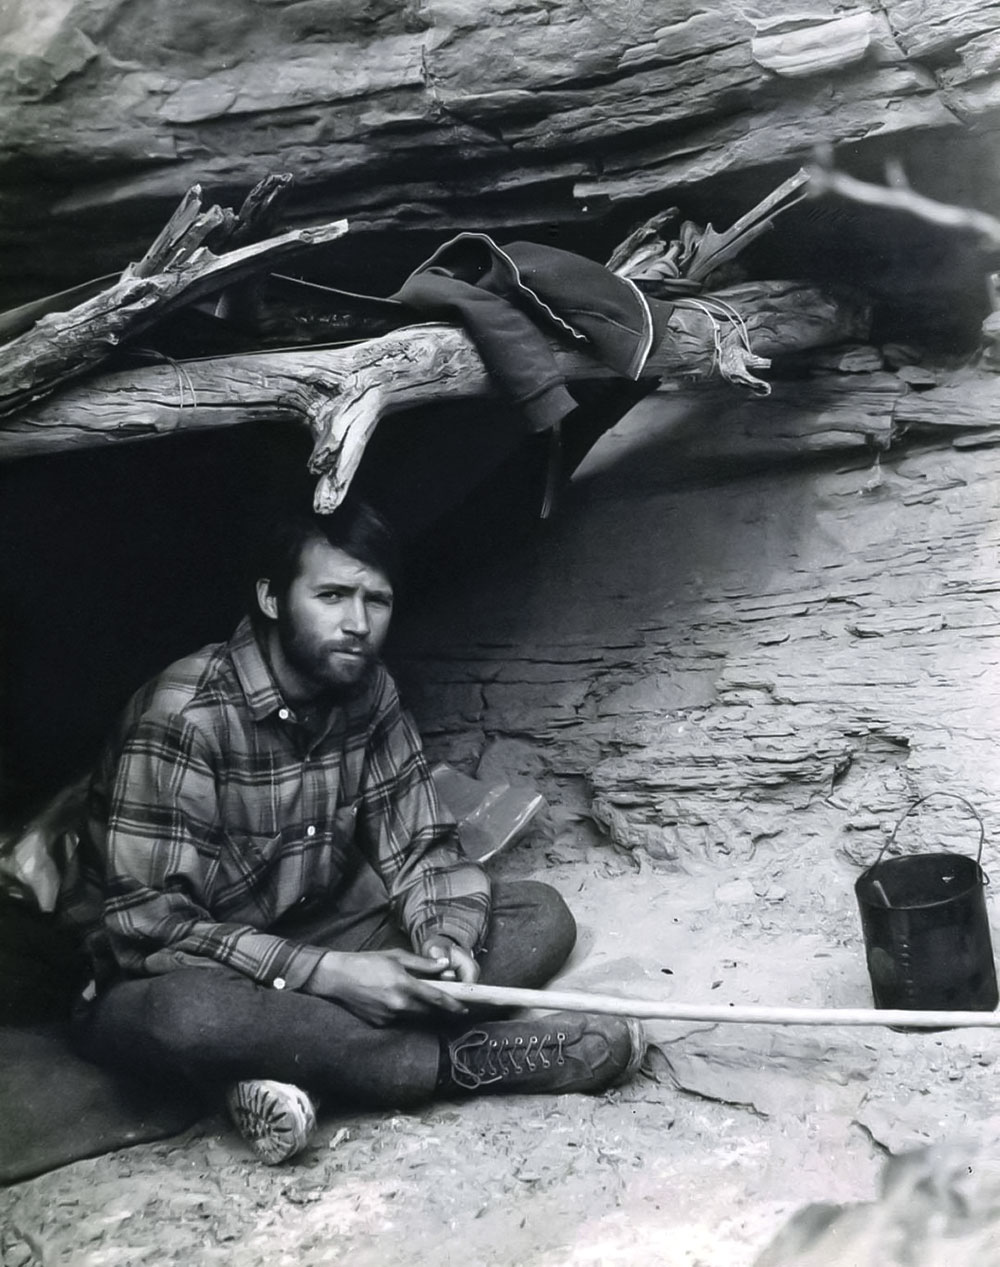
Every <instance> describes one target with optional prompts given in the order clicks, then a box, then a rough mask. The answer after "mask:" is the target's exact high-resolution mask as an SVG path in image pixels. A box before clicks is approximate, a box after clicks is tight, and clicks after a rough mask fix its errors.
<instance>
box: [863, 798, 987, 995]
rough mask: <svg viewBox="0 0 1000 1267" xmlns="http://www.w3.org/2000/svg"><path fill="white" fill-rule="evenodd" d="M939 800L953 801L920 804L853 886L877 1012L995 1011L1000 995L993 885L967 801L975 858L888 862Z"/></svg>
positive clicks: (930, 856) (917, 857)
mask: <svg viewBox="0 0 1000 1267" xmlns="http://www.w3.org/2000/svg"><path fill="white" fill-rule="evenodd" d="M932 796H953V794H952V793H950V792H931V793H929V794H928V795H927V796H924V797H921V799H920V800H919V801H915V802H914V803H913V804H912V805H911V806H910V808H909V809H908V810H906V812H905V813H904V814H903V815H902V817H901V818H900V819H899V821H898V822H897V823H896V826H895V827H894V828H893V831H892V835H891V836H890V838H889V840H888V841H886V843H885V844H884V845H883V846H882V851H881V853H879V856H878V858H876V860H875V862H874V863H873V864H872V866H870V867H869V868H868V870H867V871H864V872H863V873H862V874H861V875H860V876H859V877H858V879H857V881H856V882H855V885H854V893H855V896H856V897H857V900H858V907H859V908H860V911H861V927H862V930H863V932H864V939H865V951H866V954H867V958H868V975H869V977H870V978H871V983H872V995H873V997H874V1000H875V1006H876V1007H878V1008H908V1009H910V1010H920V1009H927V1010H931V1011H952V1012H953V1011H970V1012H992V1011H993V1010H994V1008H995V1007H996V1006H997V1002H998V995H997V978H996V969H995V967H994V962H993V947H992V944H991V942H990V926H989V921H988V919H987V915H986V898H985V889H984V886H985V885H986V884H988V883H989V879H988V877H987V875H986V873H985V872H984V871H983V869H982V866H981V863H982V857H983V841H984V839H985V836H986V829H985V827H984V826H983V820H982V818H980V816H979V814H978V813H977V812H976V810H975V809H974V808H973V806H972V805H970V804H969V802H968V801H967V800H965V798H964V797H961V796H954V797H953V799H955V800H957V801H961V803H962V804H963V805H965V806H966V807H967V808H968V809H969V810H971V812H972V814H973V815H974V816H975V818H976V821H977V822H978V823H979V852H978V853H977V855H976V857H975V858H974V859H973V858H970V857H967V856H966V855H965V854H956V853H948V852H944V851H942V852H940V853H927V854H911V855H909V856H905V855H904V856H902V857H892V858H886V857H885V852H886V850H887V849H888V848H889V847H890V846H891V845H892V844H893V843H894V842H895V839H896V833H897V832H898V831H899V828H900V826H901V825H902V823H903V821H904V819H906V818H907V817H908V816H909V815H910V814H912V813H913V811H914V810H915V809H916V808H917V807H918V806H919V805H923V804H924V802H925V801H928V800H930V798H931V797H932Z"/></svg>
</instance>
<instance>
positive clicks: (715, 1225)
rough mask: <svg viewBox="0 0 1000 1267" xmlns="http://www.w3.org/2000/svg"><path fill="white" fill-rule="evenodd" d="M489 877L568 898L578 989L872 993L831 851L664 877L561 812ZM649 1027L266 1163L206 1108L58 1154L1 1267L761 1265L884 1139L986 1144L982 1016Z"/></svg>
mask: <svg viewBox="0 0 1000 1267" xmlns="http://www.w3.org/2000/svg"><path fill="white" fill-rule="evenodd" d="M581 833H582V835H583V842H582V843H581ZM571 837H572V845H570V843H569V841H570V838H571ZM492 865H493V866H494V868H495V870H496V871H497V872H498V873H501V874H504V875H507V876H528V875H534V876H544V878H546V879H547V880H548V881H550V882H551V883H553V884H555V885H556V886H557V887H558V888H559V889H560V890H561V891H562V892H563V893H564V894H565V896H566V897H567V899H568V900H569V901H570V903H571V904H572V906H573V908H574V910H575V911H576V913H577V915H578V919H579V924H580V940H579V945H578V948H577V951H576V953H575V955H574V957H573V959H572V961H571V962H570V964H569V965H568V968H567V971H566V973H565V974H564V982H565V984H566V985H567V986H572V987H573V988H581V989H590V990H597V991H602V992H609V991H620V992H623V993H629V994H634V995H638V996H640V997H661V998H670V999H674V1000H685V1001H687V1000H699V999H700V1000H702V1001H710V1002H734V1003H736V1002H742V1001H758V1002H762V1003H769V1004H801V1005H806V1004H816V1005H837V1006H849V1005H859V1006H867V1005H868V1004H869V1001H870V999H869V995H868V983H867V977H866V974H865V967H864V958H863V952H862V950H861V942H860V937H861V934H860V923H859V919H858V915H857V910H856V907H855V905H854V896H853V891H852V887H851V886H852V884H853V880H854V877H855V876H856V874H857V870H858V868H857V867H856V866H855V865H853V864H852V863H851V862H850V861H849V860H848V859H846V858H845V857H843V856H842V855H838V854H837V852H836V851H835V850H831V851H830V852H829V853H828V854H826V855H825V856H824V857H823V858H819V857H812V858H809V857H801V856H798V857H795V858H794V859H790V858H788V857H786V856H781V855H779V854H778V853H777V852H775V853H773V854H768V853H767V851H766V850H762V851H761V852H759V853H758V854H757V855H756V857H755V858H754V859H753V860H751V861H750V862H749V863H746V864H744V865H743V866H742V867H741V868H740V869H739V870H738V871H727V872H725V873H721V874H720V872H719V870H718V868H707V867H706V869H705V870H704V871H702V872H700V873H697V872H694V873H693V872H690V871H689V872H688V873H686V874H678V873H676V872H670V871H665V870H657V869H655V868H654V867H653V866H651V865H650V864H649V863H648V861H647V862H642V863H640V862H638V861H636V860H635V859H633V858H631V857H630V856H627V855H622V854H620V853H617V852H614V851H613V850H612V849H611V848H610V847H608V846H606V845H601V844H599V843H597V842H596V841H595V840H588V839H587V833H586V830H585V828H584V826H583V825H582V824H564V825H563V827H562V829H561V831H552V830H549V831H547V832H545V833H542V834H539V833H538V832H537V831H536V833H535V834H534V835H533V836H532V837H529V838H528V839H526V840H524V841H522V842H521V843H520V844H518V845H517V846H515V847H514V848H513V849H511V850H510V852H509V853H508V854H507V855H505V856H503V857H501V858H500V859H497V860H495V862H494V863H493V864H492ZM649 1030H650V1038H651V1039H652V1041H653V1046H652V1047H651V1049H650V1053H649V1058H648V1061H647V1065H646V1069H645V1071H644V1073H643V1074H642V1075H641V1076H640V1077H638V1078H637V1079H636V1080H635V1081H634V1082H633V1083H631V1084H630V1085H628V1086H626V1087H623V1088H621V1089H618V1090H615V1091H613V1092H611V1093H609V1094H606V1095H604V1096H600V1097H596V1098H591V1097H586V1096H567V1097H562V1098H548V1097H518V1098H509V1097H508V1098H493V1099H490V1098H483V1099H478V1100H475V1099H474V1100H469V1101H466V1102H464V1103H440V1104H436V1105H434V1106H432V1107H429V1108H427V1109H425V1110H423V1111H421V1112H418V1113H414V1114H406V1115H402V1114H393V1113H382V1114H374V1115H368V1116H352V1117H326V1118H324V1119H323V1121H322V1123H321V1127H320V1130H319V1132H318V1134H317V1136H316V1139H315V1142H314V1144H313V1145H312V1146H311V1147H310V1148H309V1149H308V1150H307V1151H306V1152H305V1153H304V1154H303V1155H302V1156H301V1157H299V1158H298V1159H296V1160H295V1161H294V1162H292V1163H289V1164H286V1165H285V1166H281V1167H276V1168H267V1167H264V1166H261V1165H258V1164H256V1163H255V1162H254V1161H253V1160H252V1159H251V1158H250V1156H249V1153H248V1150H247V1149H246V1147H245V1145H244V1144H243V1143H242V1142H241V1140H240V1139H239V1138H238V1137H237V1136H236V1135H235V1134H234V1132H233V1131H232V1130H231V1129H230V1127H229V1126H228V1124H227V1122H226V1121H225V1119H224V1118H223V1117H221V1116H220V1117H218V1118H212V1119H209V1120H207V1121H205V1122H203V1123H201V1124H199V1125H198V1126H196V1127H195V1128H193V1129H192V1130H190V1131H189V1132H187V1133H186V1134H184V1135H183V1136H181V1137H178V1138H174V1139H171V1140H168V1141H164V1142H160V1143H156V1144H151V1145H141V1146H137V1147H133V1148H129V1149H124V1150H122V1151H119V1152H116V1153H114V1154H111V1155H108V1156H104V1157H100V1158H96V1159H93V1160H89V1161H83V1162H79V1163H76V1164H74V1165H71V1166H67V1167H64V1168H62V1169H60V1170H58V1171H55V1172H53V1173H50V1174H47V1175H44V1176H41V1177H39V1178H36V1179H33V1180H31V1181H28V1182H25V1183H22V1184H19V1185H16V1186H14V1187H12V1188H10V1189H8V1190H7V1191H6V1192H5V1193H3V1194H0V1217H2V1224H3V1228H4V1233H3V1246H4V1250H3V1258H2V1262H3V1267H26V1265H34V1264H44V1265H45V1267H54V1265H55V1264H78V1265H80V1267H126V1265H127V1267H138V1265H139V1264H194V1265H201V1264H206V1265H209V1264H220V1265H221V1264H226V1265H230V1264H232V1265H236V1264H239V1265H240V1267H256V1265H257V1264H260V1265H261V1267H263V1265H264V1264H267V1265H268V1267H279V1265H282V1264H296V1265H297V1267H308V1265H310V1264H324V1263H333V1262H348V1261H349V1262H350V1263H351V1264H352V1267H376V1265H377V1267H403V1265H404V1264H406V1265H407V1267H412V1265H413V1264H418V1263H421V1264H422V1263H434V1264H444V1265H446V1264H456V1265H458V1264H462V1267H476V1265H478V1264H482V1265H484V1267H485V1265H486V1264H490V1265H496V1267H501V1265H502V1267H528V1265H529V1264H530V1267H569V1265H573V1267H577V1265H580V1267H582V1265H583V1264H630V1265H631V1264H668V1265H670V1267H750V1264H752V1263H753V1262H754V1261H755V1259H756V1257H757V1255H758V1254H759V1252H760V1251H761V1250H762V1248H763V1247H764V1246H765V1245H767V1244H768V1243H769V1242H770V1240H771V1239H772V1237H773V1236H774V1235H775V1233H776V1232H777V1230H778V1229H779V1228H780V1227H782V1226H783V1225H784V1224H785V1223H786V1222H787V1221H788V1219H789V1217H790V1216H791V1215H792V1213H793V1212H794V1211H795V1210H797V1209H799V1208H800V1207H802V1206H803V1205H805V1204H807V1203H809V1202H813V1201H833V1202H852V1201H869V1200H871V1199H872V1198H873V1197H875V1196H876V1194H877V1192H878V1187H879V1176H880V1172H881V1170H882V1166H883V1163H884V1161H885V1158H886V1156H887V1155H888V1154H889V1153H890V1152H893V1153H898V1152H902V1151H906V1150H908V1149H910V1148H914V1147H919V1146H920V1145H922V1144H925V1143H929V1142H931V1141H934V1140H950V1139H952V1138H954V1137H955V1136H956V1135H961V1134H963V1133H964V1134H969V1133H971V1134H972V1135H974V1136H975V1137H976V1138H977V1139H978V1140H980V1141H981V1140H982V1139H983V1137H984V1133H985V1134H987V1135H988V1134H990V1133H991V1132H992V1133H994V1134H995V1130H994V1128H995V1125H996V1123H995V1120H994V1119H993V1118H992V1116H991V1115H992V1107H991V1105H992V1096H991V1091H992V1081H993V1071H992V1070H991V1069H990V1065H991V1063H992V1060H993V1050H994V1047H993V1044H992V1043H991V1040H990V1034H989V1032H988V1031H985V1030H971V1031H952V1032H948V1033H944V1034H929V1035H916V1034H897V1033H894V1032H890V1031H888V1030H881V1029H879V1030H874V1029H863V1030H848V1029H840V1030H837V1031H831V1030H829V1029H820V1030H812V1029H809V1030H806V1029H803V1028H796V1029H792V1028H782V1029H777V1028H775V1027H770V1028H766V1029H765V1028H764V1027H750V1026H739V1025H726V1026H720V1027H716V1028H714V1029H713V1028H711V1027H707V1026H704V1025H695V1024H688V1025H678V1024H670V1023H664V1022H655V1023H651V1024H650V1026H649ZM851 1261H852V1264H853V1261H854V1260H853V1259H852V1260H851Z"/></svg>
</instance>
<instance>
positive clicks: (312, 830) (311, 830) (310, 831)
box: [306, 823, 316, 836]
mask: <svg viewBox="0 0 1000 1267" xmlns="http://www.w3.org/2000/svg"><path fill="white" fill-rule="evenodd" d="M306 835H307V836H315V835H316V828H315V827H314V826H313V824H312V823H310V824H309V826H308V827H307V828H306Z"/></svg>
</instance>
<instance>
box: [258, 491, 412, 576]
mask: <svg viewBox="0 0 1000 1267" xmlns="http://www.w3.org/2000/svg"><path fill="white" fill-rule="evenodd" d="M316 539H318V540H320V541H326V542H327V543H328V544H329V545H331V546H334V547H335V548H336V549H338V550H343V551H344V553H345V554H349V555H350V556H351V558H352V559H357V560H358V562H359V563H363V564H365V566H366V567H372V568H376V569H377V570H378V571H379V572H381V573H382V575H383V576H385V578H386V579H387V580H388V582H389V584H390V585H392V586H393V588H395V587H396V584H397V580H398V577H399V546H398V544H397V542H396V536H395V533H394V532H393V530H392V527H391V526H390V525H389V523H388V522H387V521H386V520H385V519H384V518H383V517H382V515H381V514H380V513H379V512H378V511H377V510H376V509H375V508H374V507H373V506H371V505H369V504H368V503H367V502H365V501H362V500H361V499H360V498H356V497H351V496H350V495H348V496H347V497H346V498H345V499H344V500H343V501H342V502H341V504H340V505H339V506H338V507H337V509H336V510H334V511H332V512H331V513H330V514H328V515H318V514H316V513H315V511H313V510H292V511H285V512H284V513H281V514H279V515H277V516H274V517H273V518H272V519H271V520H270V522H269V524H268V525H267V527H266V529H265V531H264V532H263V533H262V534H261V536H260V538H259V539H258V541H257V543H256V548H255V550H254V560H253V567H252V569H251V570H252V572H253V576H252V577H250V578H248V579H249V580H250V581H251V585H253V584H255V583H256V581H257V580H258V579H260V578H261V577H267V579H268V582H269V584H270V589H271V593H272V594H273V595H274V596H275V597H276V598H279V599H282V598H284V597H285V595H286V594H287V593H288V588H289V586H290V585H291V583H292V582H293V581H294V580H295V578H296V576H298V573H299V566H300V563H301V559H302V550H303V548H304V546H305V544H306V542H307V541H312V540H316Z"/></svg>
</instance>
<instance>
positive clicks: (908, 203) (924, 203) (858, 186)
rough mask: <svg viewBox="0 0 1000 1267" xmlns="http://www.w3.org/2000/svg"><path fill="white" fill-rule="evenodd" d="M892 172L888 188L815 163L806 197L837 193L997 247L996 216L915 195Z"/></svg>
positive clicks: (998, 229) (999, 241) (999, 242)
mask: <svg viewBox="0 0 1000 1267" xmlns="http://www.w3.org/2000/svg"><path fill="white" fill-rule="evenodd" d="M894 170H895V171H896V172H897V175H896V178H895V179H896V182H897V183H896V184H895V185H893V186H892V187H890V186H886V185H873V184H870V183H869V182H868V181H864V180H856V179H855V178H854V177H853V176H845V175H844V174H843V173H842V172H835V171H832V170H831V169H830V168H828V167H824V166H822V165H820V164H817V165H816V166H814V167H810V168H809V169H808V173H809V194H810V196H818V195H819V194H825V193H830V194H838V195H839V196H840V197H841V198H846V199H848V200H849V201H850V202H860V203H864V204H866V205H867V206H870V207H886V208H888V209H889V210H890V211H905V212H906V213H907V214H908V215H912V216H916V217H917V218H918V219H920V220H927V221H928V222H929V223H931V224H937V225H940V226H941V227H942V228H945V229H957V230H960V231H965V232H970V233H976V234H978V235H979V236H980V237H982V238H984V239H985V240H986V242H988V243H989V244H990V246H1000V220H998V219H997V218H996V216H991V215H989V214H988V213H987V212H985V211H977V210H976V209H975V208H973V207H956V206H953V205H952V204H951V203H947V202H937V201H936V200H935V199H933V198H927V197H925V196H924V195H923V194H918V193H915V192H914V190H912V189H911V188H910V187H909V185H908V184H906V183H905V180H904V179H903V177H902V175H901V172H900V171H899V169H898V168H896V169H894Z"/></svg>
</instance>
